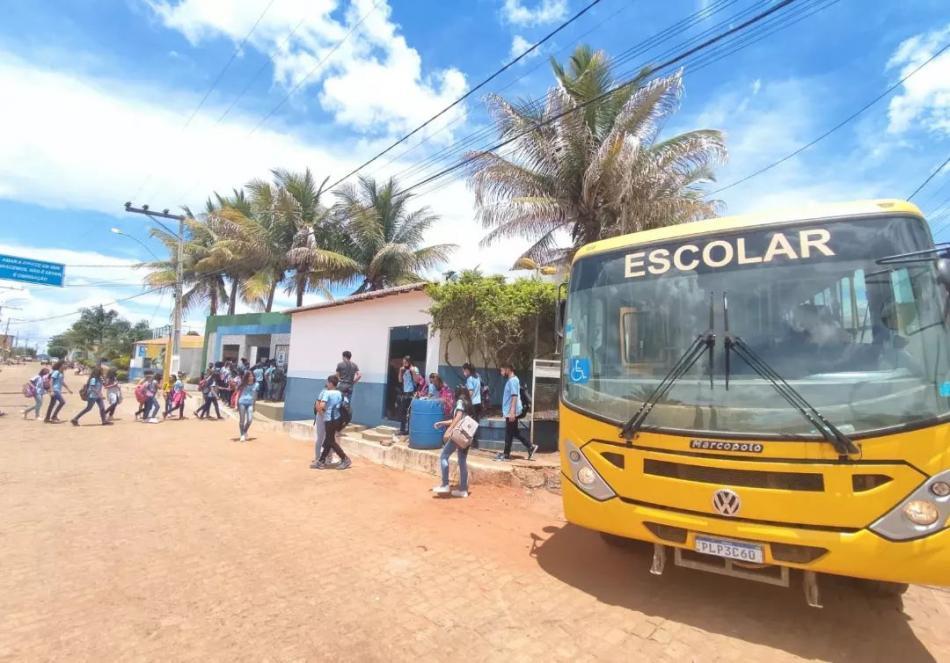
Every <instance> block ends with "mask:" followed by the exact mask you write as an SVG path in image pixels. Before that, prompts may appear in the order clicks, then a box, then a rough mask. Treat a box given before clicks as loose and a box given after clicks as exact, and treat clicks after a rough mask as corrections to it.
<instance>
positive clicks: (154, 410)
mask: <svg viewBox="0 0 950 663" xmlns="http://www.w3.org/2000/svg"><path fill="white" fill-rule="evenodd" d="M157 414H158V401H157V400H155V397H154V396H149V397H148V398H146V399H145V414H143V415H142V418H143V419H152V418H153V417H154V416H155V415H157Z"/></svg>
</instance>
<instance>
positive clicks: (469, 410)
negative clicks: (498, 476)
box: [432, 384, 475, 497]
mask: <svg viewBox="0 0 950 663" xmlns="http://www.w3.org/2000/svg"><path fill="white" fill-rule="evenodd" d="M474 414H475V408H474V407H473V406H472V399H471V397H470V396H469V393H468V387H466V386H465V385H464V384H460V385H459V386H458V387H456V388H455V409H454V411H453V414H452V418H451V419H448V420H446V421H438V422H436V424H435V427H436V428H444V429H445V436H444V438H443V439H444V441H445V446H444V447H442V454H441V456H440V457H439V466H440V467H441V469H442V483H441V484H440V485H438V486H436V487H435V488H433V489H432V492H433V493H435V494H436V495H448V494H451V495H452V497H468V450H469V448H470V447H471V444H468V445H466V444H465V437H464V436H463V437H461V438H459V440H458V441H456V440H455V439H453V437H454V436H453V434H454V432H455V431H456V430H457V429H458V427H459V426H460V424H461V423H462V420H463V419H465V418H466V417H473V415H474ZM472 439H474V437H473V438H472ZM456 451H457V452H458V464H459V487H458V488H457V489H455V490H452V489H451V487H450V486H449V459H450V458H451V457H452V454H453V453H454V452H456Z"/></svg>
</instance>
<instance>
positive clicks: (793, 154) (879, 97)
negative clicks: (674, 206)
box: [707, 44, 950, 196]
mask: <svg viewBox="0 0 950 663" xmlns="http://www.w3.org/2000/svg"><path fill="white" fill-rule="evenodd" d="M948 48H950V44H947V45H945V46H944V47H943V48H941V49H940V50H939V51H937V53H936V54H934V55H933V56H932V57H930V58H929V59H927V60H926V61H924V62H923V63H922V64H920V65H919V66H918V67H916V68H915V69H914V70H913V71H911V72H910V73H908V74H907V75H906V76H904V77H903V78H901V79H900V80H899V81H897V82H896V83H894V85H891V86H890V87H889V88H887V89H886V90H884V91H883V92H882V93H881V94H879V95H877V96H876V97H874V98H873V99H871V100H870V101H869V102H867V103H866V104H864V106H862V107H861V108H859V109H858V110H857V111H855V112H854V113H852V114H851V115H849V116H848V117H846V118H845V119H843V120H842V121H841V122H839V123H838V124H836V125H835V126H833V127H831V128H830V129H829V130H828V131H826V132H824V133H823V134H821V135H820V136H818V137H817V138H815V139H814V140H812V141H810V142H808V143H806V144H805V145H802V146H801V147H799V148H798V149H797V150H795V151H794V152H791V153H790V154H787V155H785V156H784V157H782V158H781V159H779V160H778V161H773V162H772V163H770V164H769V165H767V166H765V167H763V168H760V169H758V170H757V171H755V172H753V173H750V174H749V175H746V176H745V177H743V178H741V179H738V180H736V181H735V182H732V183H731V184H727V185H726V186H724V187H720V188H718V189H716V190H714V191H711V192H709V194H707V195H710V196H715V195H716V194H719V193H722V192H723V191H726V190H728V189H731V188H733V187H735V186H738V185H740V184H742V183H744V182H748V181H749V180H751V179H752V178H753V177H757V176H759V175H761V174H762V173H765V172H767V171H769V170H772V169H773V168H775V167H776V166H779V165H781V164H783V163H785V162H786V161H788V160H789V159H792V158H793V157H796V156H798V155H799V154H801V153H802V152H804V151H805V150H807V149H809V148H810V147H812V146H814V145H817V144H818V143H820V142H821V141H823V140H824V139H825V138H827V137H828V136H830V135H831V134H833V133H834V132H836V131H837V130H838V129H840V128H842V127H844V126H845V125H847V124H848V123H849V122H851V121H852V120H854V119H855V118H857V117H858V116H859V115H861V114H862V113H864V112H865V111H866V110H868V109H869V108H871V107H872V106H874V105H875V104H876V103H878V102H879V101H881V100H882V99H884V98H885V97H887V96H888V95H890V94H891V93H892V92H893V91H894V90H896V89H897V88H898V87H900V86H901V85H903V84H904V83H905V82H906V81H907V80H908V79H910V78H911V77H912V76H914V75H915V74H916V73H917V72H919V71H920V70H921V69H923V68H924V67H926V66H927V65H928V64H930V63H931V62H933V61H934V60H935V59H936V58H937V57H938V56H939V55H940V54H942V53H943V52H944V51H946V50H947V49H948ZM944 164H946V162H944ZM942 167H943V166H941V168H942ZM924 184H926V182H924ZM914 193H916V191H915V192H914Z"/></svg>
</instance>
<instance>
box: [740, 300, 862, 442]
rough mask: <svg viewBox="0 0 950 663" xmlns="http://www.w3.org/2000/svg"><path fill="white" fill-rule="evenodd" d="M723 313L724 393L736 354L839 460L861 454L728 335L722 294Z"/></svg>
mask: <svg viewBox="0 0 950 663" xmlns="http://www.w3.org/2000/svg"><path fill="white" fill-rule="evenodd" d="M722 310H723V322H724V323H725V335H724V337H723V345H724V346H725V352H726V356H725V360H726V389H727V390H728V389H729V372H730V366H729V356H730V354H731V353H732V352H735V353H736V355H738V356H739V358H740V359H742V360H743V361H744V362H745V363H746V364H748V365H749V367H750V368H751V369H752V370H753V371H755V372H756V373H757V374H758V375H759V377H761V378H763V379H764V380H765V381H767V382H768V383H769V384H771V385H772V386H773V387H774V388H775V391H777V392H778V393H779V394H780V395H781V396H782V398H784V399H785V400H786V401H788V403H789V405H791V406H792V407H793V408H795V409H796V410H798V411H799V412H800V413H801V415H802V416H803V417H805V418H806V419H807V420H808V421H809V422H810V423H811V425H812V426H814V427H815V429H816V430H817V431H818V432H819V433H820V434H821V436H822V437H823V438H825V440H827V441H828V442H829V443H831V445H832V446H833V447H834V448H835V451H837V452H838V453H839V454H841V455H842V456H850V455H851V454H857V453H860V452H861V450H860V449H858V448H857V447H856V446H855V444H854V442H852V441H851V439H850V438H849V437H848V436H847V435H845V434H844V433H842V432H841V430H840V429H839V428H838V427H837V426H835V425H834V424H833V423H831V422H830V421H828V419H827V418H826V417H825V415H823V414H822V413H821V412H819V411H818V410H816V409H815V406H813V405H812V404H811V403H809V402H808V401H807V400H805V397H804V396H802V395H801V393H800V392H799V391H798V390H797V389H795V388H794V387H793V386H792V385H790V384H789V383H788V382H787V381H786V380H785V378H783V377H782V376H781V375H779V374H778V373H777V372H776V371H775V369H774V368H772V367H771V366H769V364H768V363H767V362H766V361H765V360H764V359H762V357H760V356H759V355H758V354H756V353H755V352H754V351H753V350H752V348H750V347H749V346H748V344H746V342H745V341H743V340H742V339H741V338H740V337H738V336H733V335H732V334H731V333H730V332H729V300H728V299H727V297H726V293H722Z"/></svg>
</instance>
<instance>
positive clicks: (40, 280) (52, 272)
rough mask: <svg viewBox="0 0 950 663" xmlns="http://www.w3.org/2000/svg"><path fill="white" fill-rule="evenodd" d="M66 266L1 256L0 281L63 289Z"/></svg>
mask: <svg viewBox="0 0 950 663" xmlns="http://www.w3.org/2000/svg"><path fill="white" fill-rule="evenodd" d="M65 278H66V265H62V264H60V263H58V262H45V261H43V260H32V259H30V258H19V257H17V256H5V255H3V254H0V279H6V280H8V281H22V282H23V283H37V284H39V285H56V286H59V287H60V288H62V287H63V280H64V279H65Z"/></svg>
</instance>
